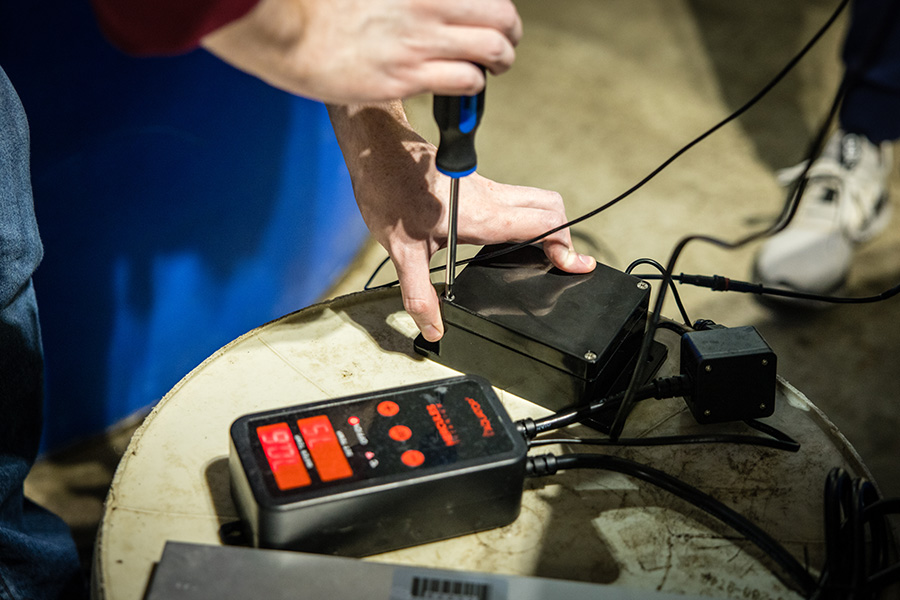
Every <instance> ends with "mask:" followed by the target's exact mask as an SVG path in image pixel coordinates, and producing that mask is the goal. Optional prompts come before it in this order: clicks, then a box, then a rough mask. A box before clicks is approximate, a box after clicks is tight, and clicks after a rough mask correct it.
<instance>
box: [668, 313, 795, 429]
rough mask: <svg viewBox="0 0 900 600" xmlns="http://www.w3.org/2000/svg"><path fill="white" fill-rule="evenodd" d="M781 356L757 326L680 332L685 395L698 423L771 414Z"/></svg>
mask: <svg viewBox="0 0 900 600" xmlns="http://www.w3.org/2000/svg"><path fill="white" fill-rule="evenodd" d="M777 367H778V360H777V357H776V355H775V352H773V351H772V348H770V347H769V344H767V343H766V341H765V340H764V339H763V338H762V336H761V335H760V334H759V332H758V331H757V330H756V328H755V327H753V326H746V327H731V328H727V329H726V328H715V329H709V330H705V331H692V332H690V333H686V334H685V335H683V336H682V338H681V372H682V373H683V374H685V375H687V376H689V377H690V378H691V380H692V381H693V385H692V390H693V391H692V392H691V393H689V394H686V395H685V397H684V400H685V402H686V403H687V405H688V408H690V410H691V414H693V415H694V419H695V420H696V421H697V422H698V423H703V424H706V423H725V422H728V421H744V420H747V419H760V418H764V417H769V416H772V413H774V412H775V387H776V374H777Z"/></svg>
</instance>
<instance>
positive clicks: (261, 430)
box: [256, 423, 312, 490]
mask: <svg viewBox="0 0 900 600" xmlns="http://www.w3.org/2000/svg"><path fill="white" fill-rule="evenodd" d="M256 435H257V437H259V443H260V444H261V445H262V449H263V452H264V453H265V455H266V460H267V461H268V463H269V468H270V469H271V470H272V474H273V475H274V476H275V485H277V486H278V489H279V490H290V489H293V488H298V487H303V486H304V485H309V484H310V483H311V481H312V480H311V479H310V477H309V473H308V472H307V471H306V467H304V466H303V462H301V460H300V451H299V450H297V444H296V443H294V436H293V435H292V434H291V428H290V427H288V424H287V423H275V424H274V425H264V426H262V427H257V428H256Z"/></svg>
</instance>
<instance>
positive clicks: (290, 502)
mask: <svg viewBox="0 0 900 600" xmlns="http://www.w3.org/2000/svg"><path fill="white" fill-rule="evenodd" d="M385 407H388V408H389V410H385ZM323 418H327V420H328V422H329V423H330V424H331V427H332V429H333V432H334V435H333V436H332V435H331V434H327V436H326V437H329V438H331V437H333V439H337V440H339V442H338V443H339V445H340V448H341V451H342V452H343V455H344V457H345V458H346V466H348V467H349V469H350V471H352V474H351V475H349V476H347V475H346V471H344V472H343V473H342V478H339V479H333V480H330V481H326V480H325V475H326V474H328V471H334V470H337V471H340V469H335V468H334V466H333V465H332V466H329V465H328V463H327V462H324V461H322V460H319V461H318V462H317V460H316V458H315V456H314V448H315V446H314V445H313V439H311V438H310V436H308V435H307V434H306V433H303V431H304V430H303V427H299V429H298V424H300V423H309V422H312V421H316V420H317V421H321V420H322V419H323ZM272 424H276V425H277V426H278V427H282V424H286V425H287V426H288V427H290V428H291V433H292V434H293V436H294V438H295V439H294V442H295V443H296V447H297V448H299V454H300V455H302V461H303V463H304V467H305V468H306V471H307V473H308V476H309V477H308V479H309V482H308V483H304V484H303V485H301V486H299V487H295V488H292V489H279V486H278V484H277V482H276V478H275V475H274V473H275V471H274V470H273V469H274V467H273V466H272V465H273V464H275V463H273V462H270V459H271V458H272V457H271V456H270V454H271V455H275V454H277V455H278V456H281V455H282V454H283V453H282V452H281V450H279V451H278V453H275V452H274V451H272V449H271V448H269V449H268V450H264V449H263V447H262V444H261V441H260V440H261V439H263V438H262V437H260V436H261V434H260V433H259V432H260V431H264V430H265V428H266V427H267V426H270V425H272ZM326 429H327V428H326ZM398 432H399V433H398ZM312 435H313V436H314V437H322V436H321V435H319V433H315V432H313V434H312ZM288 439H290V438H288ZM331 443H334V442H333V441H332V442H331ZM526 451H527V448H526V445H525V441H524V438H523V437H522V435H521V434H520V433H519V432H518V431H517V430H516V427H515V425H514V424H513V423H512V421H511V420H510V418H509V416H508V415H507V413H506V410H505V409H504V408H503V406H502V405H501V404H500V401H499V399H498V398H497V396H496V394H495V393H494V391H493V389H492V388H491V386H490V384H489V383H488V382H487V381H485V380H484V379H481V378H479V377H456V378H451V379H445V380H441V381H436V382H428V383H422V384H416V385H411V386H405V387H401V388H395V389H390V390H383V391H378V392H373V393H368V394H360V395H355V396H349V397H346V398H338V399H333V400H327V401H322V402H316V403H312V404H305V405H301V406H295V407H290V408H284V409H280V410H275V411H269V412H264V413H257V414H253V415H247V416H244V417H241V418H239V419H238V420H236V421H235V422H234V424H233V425H232V427H231V447H230V455H229V470H230V472H231V483H232V495H233V497H234V500H235V502H236V504H237V507H238V510H239V513H240V514H241V516H242V519H243V520H244V522H245V525H246V528H247V530H248V531H247V532H248V533H249V535H250V538H251V539H252V543H253V545H254V546H258V547H266V548H275V549H288V550H301V551H305V552H315V553H321V554H340V555H344V556H366V555H370V554H376V553H379V552H385V551H388V550H394V549H398V548H404V547H408V546H414V545H418V544H423V543H426V542H431V541H435V540H440V539H445V538H449V537H454V536H458V535H462V534H466V533H470V532H475V531H480V530H484V529H490V528H494V527H500V526H503V525H507V524H509V523H511V522H512V521H514V520H515V519H516V517H517V516H518V514H519V509H520V504H521V498H522V486H523V482H524V477H525V455H526ZM267 452H268V453H269V454H267ZM410 456H412V457H413V458H415V459H416V460H414V461H409V460H408V457H410ZM276 458H277V456H276ZM329 460H332V462H337V463H340V465H344V461H343V460H341V459H340V458H336V457H332V459H329ZM419 461H421V462H419ZM342 468H343V466H342Z"/></svg>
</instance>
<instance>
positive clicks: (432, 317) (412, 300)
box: [329, 102, 596, 341]
mask: <svg viewBox="0 0 900 600" xmlns="http://www.w3.org/2000/svg"><path fill="white" fill-rule="evenodd" d="M329 112H330V114H331V118H332V123H333V124H334V128H335V132H336V134H337V137H338V142H339V143H340V145H341V149H342V151H343V152H344V159H345V161H346V163H347V167H348V169H349V171H350V176H351V179H352V181H353V189H354V192H355V194H356V201H357V203H358V204H359V208H360V212H361V213H362V216H363V219H364V220H365V222H366V225H368V227H369V230H370V231H371V233H372V235H373V237H374V238H375V239H376V240H377V241H378V242H379V243H380V244H381V245H382V246H384V247H385V249H386V250H387V251H388V254H389V255H390V257H391V260H392V261H393V263H394V266H395V268H396V269H397V275H398V278H399V280H400V289H401V292H402V295H403V307H404V308H405V309H406V311H407V312H408V313H409V314H410V316H412V318H413V320H414V321H415V322H416V326H417V327H418V328H419V330H420V331H421V332H422V335H423V336H424V337H425V339H427V340H429V341H437V340H439V339H440V338H441V336H442V335H443V333H444V326H443V323H442V321H441V312H440V301H439V300H438V297H437V293H436V292H435V289H434V286H433V285H432V283H431V278H430V274H429V263H430V260H431V257H432V256H433V255H434V253H435V252H437V251H438V250H439V249H440V248H443V247H444V246H445V245H446V244H447V223H448V207H447V204H448V198H449V189H450V179H449V178H448V177H446V176H445V175H441V174H440V173H439V172H438V171H437V169H436V168H435V166H434V155H435V152H436V149H435V147H434V146H433V145H431V144H429V143H428V142H426V141H425V140H424V139H422V138H421V137H420V136H419V135H418V134H416V133H415V131H413V130H412V128H411V127H410V126H409V123H408V122H407V121H406V118H405V116H404V115H403V111H402V107H401V106H400V105H399V102H397V103H393V104H384V105H379V106H367V107H329ZM565 220H566V219H565V213H564V210H563V202H562V197H561V196H560V195H559V194H557V193H555V192H550V191H547V190H541V189H537V188H530V187H520V186H513V185H505V184H500V183H496V182H494V181H491V180H489V179H486V178H484V177H481V176H480V175H478V174H477V173H474V174H472V175H469V176H468V177H465V178H463V179H462V180H460V194H459V218H458V223H457V234H458V238H459V242H460V243H470V244H494V243H501V242H509V241H512V242H516V241H524V240H528V239H531V238H534V237H536V236H538V235H540V234H542V233H544V232H545V231H548V230H550V229H553V228H555V227H557V226H559V225H562V224H563V223H565ZM543 249H544V253H545V254H546V255H547V257H548V258H549V259H550V261H551V262H552V263H553V264H554V266H556V267H558V268H560V269H563V270H564V271H568V272H571V273H586V272H589V271H591V270H592V269H593V268H594V266H595V265H596V261H595V260H594V259H593V258H591V257H588V256H584V255H581V254H578V253H576V252H575V251H574V249H573V247H572V241H571V238H570V236H569V231H568V230H567V229H566V230H563V231H559V232H557V233H555V234H553V235H551V236H549V237H547V238H546V239H545V240H544V241H543Z"/></svg>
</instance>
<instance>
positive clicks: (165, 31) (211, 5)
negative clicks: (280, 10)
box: [91, 0, 259, 56]
mask: <svg viewBox="0 0 900 600" xmlns="http://www.w3.org/2000/svg"><path fill="white" fill-rule="evenodd" d="M257 2H259V0H91V3H92V4H93V6H94V11H95V12H96V14H97V21H98V22H99V23H100V28H101V29H102V30H103V33H104V34H106V36H107V38H109V40H110V41H111V42H112V43H113V44H115V45H116V46H118V47H119V48H121V49H122V50H123V51H125V52H127V53H128V54H134V55H139V56H148V55H171V54H181V53H184V52H188V51H190V50H193V49H194V48H196V47H197V46H198V45H199V43H200V39H201V38H202V37H203V36H205V35H206V34H208V33H210V32H212V31H215V30H216V29H218V28H219V27H221V26H222V25H225V24H227V23H230V22H231V21H234V20H235V19H238V18H240V17H242V16H244V15H245V14H247V13H248V12H250V9H252V8H253V7H254V6H256V4H257Z"/></svg>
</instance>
